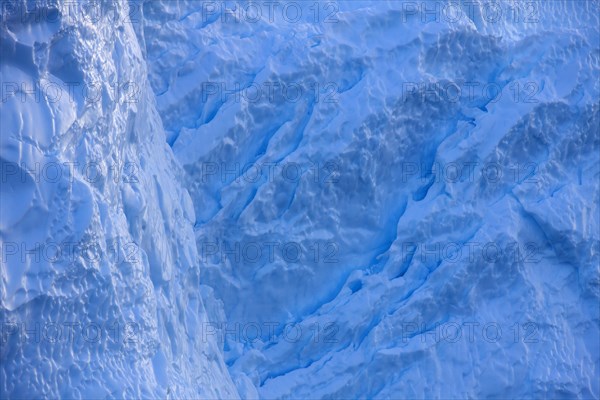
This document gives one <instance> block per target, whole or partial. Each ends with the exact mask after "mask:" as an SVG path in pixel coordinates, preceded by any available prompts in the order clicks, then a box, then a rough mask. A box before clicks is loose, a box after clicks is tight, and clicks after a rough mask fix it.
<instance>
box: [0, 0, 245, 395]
mask: <svg viewBox="0 0 600 400" xmlns="http://www.w3.org/2000/svg"><path fill="white" fill-rule="evenodd" d="M4 3H5V2H3V3H2V5H3V7H4V6H5V4H4ZM26 3H27V4H26ZM106 4H109V3H106ZM110 4H111V5H112V9H113V11H114V12H115V13H116V15H117V16H121V18H114V17H113V19H112V21H119V20H120V21H125V18H123V17H124V16H125V15H126V14H125V13H126V10H125V5H126V3H125V2H115V3H112V2H111V3H110ZM84 6H86V5H85V4H84V3H73V2H59V3H54V2H38V3H36V4H32V3H31V2H25V1H23V2H11V4H10V7H11V8H8V5H6V8H3V10H4V12H5V14H4V15H3V27H2V33H1V34H2V37H1V40H2V63H1V65H0V72H1V76H0V80H1V81H2V84H3V85H5V86H3V87H4V88H5V89H3V94H5V93H6V99H5V101H3V102H2V104H1V105H0V107H1V112H2V125H1V129H2V134H1V142H0V145H1V150H0V162H1V163H2V174H3V175H2V183H1V185H2V186H1V188H2V189H1V194H0V195H1V196H2V197H1V207H0V213H1V226H0V228H1V235H0V240H1V243H2V248H3V254H2V256H3V260H2V272H1V273H2V281H1V286H0V287H1V301H2V306H1V307H0V320H1V322H2V328H3V329H2V353H1V361H2V368H1V369H0V382H1V397H2V398H87V399H89V398H128V399H131V398H166V397H169V398H177V399H181V398H236V397H237V390H236V389H235V386H234V385H233V383H232V381H231V379H230V376H229V373H228V372H227V368H226V366H225V364H224V362H223V357H222V352H221V351H220V350H219V348H218V347H217V344H216V342H214V341H213V340H201V338H200V337H199V336H197V335H196V326H198V325H200V324H202V322H203V321H205V320H206V318H207V311H206V308H205V305H204V303H203V301H202V299H201V298H200V295H199V293H198V286H199V284H200V281H199V277H200V272H199V268H200V265H199V264H198V262H197V259H198V254H197V251H196V246H195V242H194V233H193V221H194V220H195V217H194V211H193V207H192V205H191V204H192V202H191V199H190V197H189V194H188V192H187V191H186V190H184V189H183V187H182V186H181V184H180V182H181V180H182V169H181V167H180V166H179V164H178V162H177V161H176V160H175V158H174V156H173V152H172V151H171V149H170V148H169V146H168V144H167V142H166V140H165V135H164V131H163V127H162V122H161V119H160V116H159V113H158V112H157V109H156V105H155V104H156V102H155V100H154V94H153V92H152V91H151V90H150V89H149V85H148V81H147V78H146V76H147V67H146V62H145V61H144V59H143V57H142V53H141V51H140V47H139V45H138V42H137V39H136V36H135V33H134V31H133V28H132V26H131V24H130V23H124V22H123V23H114V22H113V23H109V21H108V20H104V21H99V22H97V23H92V22H91V20H90V19H89V18H87V17H88V16H89V14H87V13H86V12H84V11H83V10H82V9H73V8H70V9H67V7H84ZM26 7H27V8H26ZM26 9H27V10H33V11H32V12H35V13H40V14H41V13H43V14H44V15H45V16H46V15H50V13H52V12H55V17H53V18H49V17H45V16H44V17H42V18H37V19H36V18H35V15H32V16H31V17H30V18H29V19H25V21H26V22H23V19H21V12H20V10H26ZM11 10H19V12H18V13H16V12H13V11H11ZM53 10H54V11H53ZM56 15H61V17H57V16H56ZM38 16H39V15H38ZM11 17H14V20H13V18H11ZM40 81H55V82H73V83H76V84H78V85H79V87H78V88H77V87H75V86H73V87H74V90H73V91H72V92H71V93H73V96H71V97H70V96H69V92H68V91H67V90H66V89H64V88H65V87H66V86H62V85H61V86H58V87H60V88H61V90H62V96H60V97H61V99H60V100H58V99H57V98H58V95H57V93H56V90H54V91H50V90H47V91H46V90H42V89H40V90H38V91H37V93H36V92H35V91H33V90H32V89H33V88H34V84H35V82H40ZM128 82H130V83H135V85H134V86H135V91H127V92H126V93H127V94H135V97H127V98H124V97H123V96H122V95H121V96H120V98H117V96H118V94H117V91H116V90H113V88H112V87H111V85H113V86H115V87H117V86H119V85H122V84H124V83H128ZM12 83H17V84H18V85H19V89H20V90H21V84H24V85H26V86H24V88H25V89H26V90H25V92H26V91H31V92H32V94H27V93H25V92H23V93H17V94H15V95H12V92H11V91H10V88H11V87H10V85H11V84H12ZM7 87H8V89H6V88H7ZM41 87H43V85H41ZM83 87H88V88H89V89H90V92H89V93H87V94H85V96H84V95H82V93H85V92H83V91H82V88H83ZM55 88H56V87H55ZM20 90H19V91H20ZM96 94H98V98H97V99H96ZM36 95H37V96H39V98H37V99H36V98H35V97H34V96H36ZM22 96H23V97H22ZM129 100H131V101H129ZM67 163H78V165H75V164H67ZM57 166H60V169H58V167H57ZM69 166H70V167H69ZM57 171H58V172H57ZM15 246H17V247H18V250H15ZM36 249H37V250H36ZM89 252H95V253H94V254H93V255H91V254H89ZM58 330H60V333H57V332H58ZM82 330H85V331H82Z"/></svg>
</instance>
